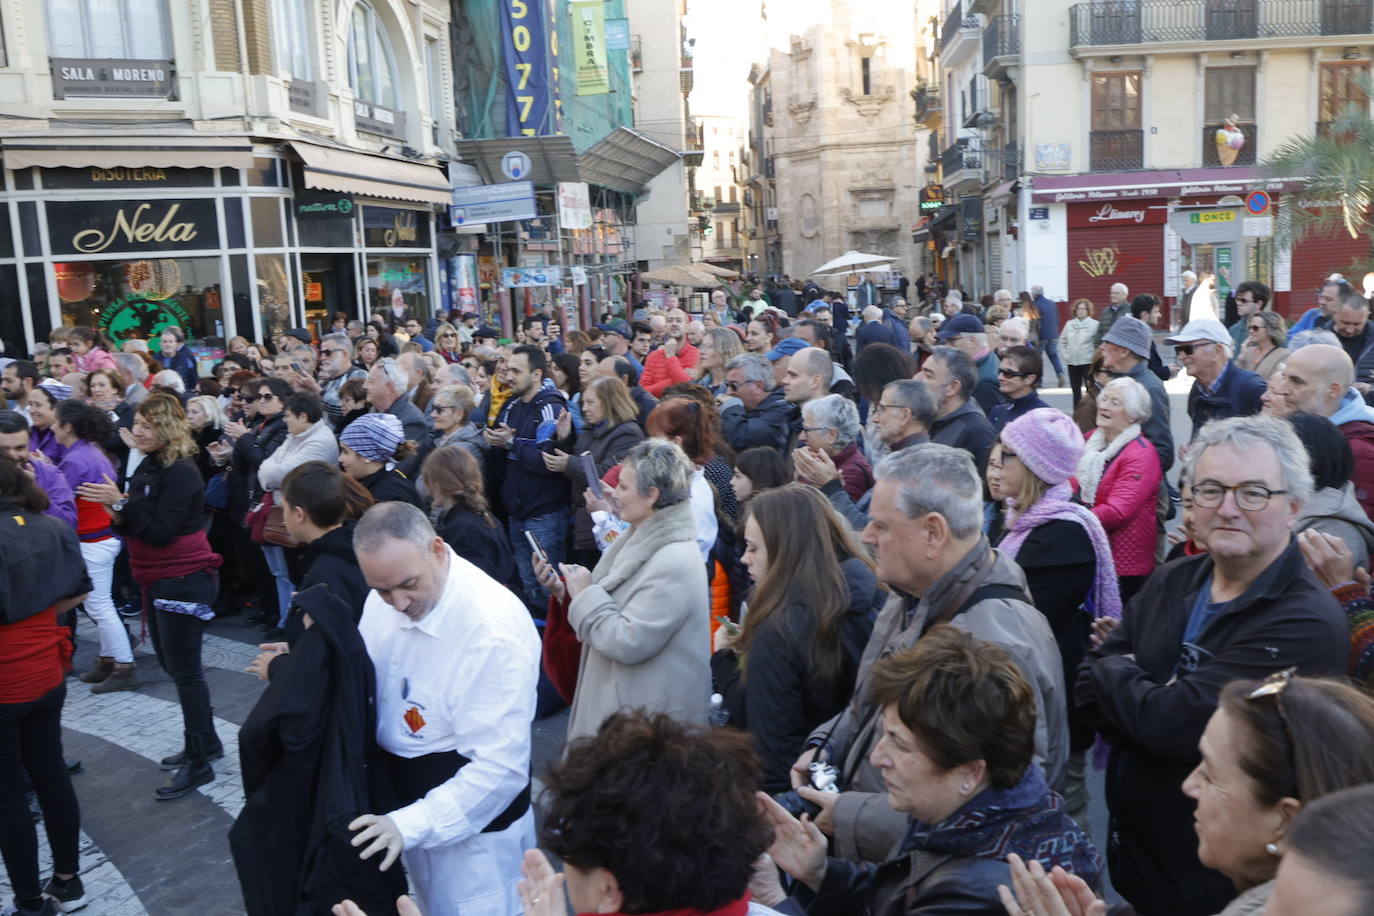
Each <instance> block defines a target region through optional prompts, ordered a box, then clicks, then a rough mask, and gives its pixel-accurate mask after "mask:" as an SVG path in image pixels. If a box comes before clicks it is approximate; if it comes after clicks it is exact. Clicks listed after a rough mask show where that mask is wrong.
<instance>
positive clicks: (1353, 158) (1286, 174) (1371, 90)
mask: <svg viewBox="0 0 1374 916" xmlns="http://www.w3.org/2000/svg"><path fill="white" fill-rule="evenodd" d="M1353 81H1354V82H1355V83H1356V85H1357V86H1358V87H1359V90H1360V92H1362V93H1364V94H1365V95H1366V96H1368V97H1370V98H1374V84H1371V81H1370V79H1369V77H1368V76H1365V75H1361V76H1356V77H1354V78H1353ZM1265 166H1266V167H1267V169H1268V171H1269V173H1270V175H1271V177H1273V178H1275V179H1280V180H1288V181H1297V182H1301V184H1302V186H1303V191H1304V195H1305V196H1307V197H1310V198H1312V199H1315V200H1319V201H1324V202H1330V203H1331V204H1333V205H1332V206H1324V207H1313V208H1305V207H1298V206H1291V207H1289V206H1286V207H1284V208H1283V218H1282V220H1281V221H1280V223H1279V227H1278V236H1279V239H1278V240H1279V242H1280V243H1282V244H1287V245H1291V244H1293V243H1294V242H1297V241H1299V240H1301V239H1302V238H1304V237H1306V236H1307V235H1309V234H1311V233H1315V234H1318V235H1327V234H1334V233H1335V232H1337V231H1341V230H1343V231H1345V232H1348V233H1350V237H1351V238H1359V236H1360V234H1361V233H1364V234H1365V235H1366V236H1368V237H1370V238H1371V239H1374V213H1371V211H1370V205H1371V204H1374V117H1371V116H1370V114H1369V103H1368V102H1365V103H1364V104H1355V103H1352V104H1350V105H1348V106H1347V107H1346V109H1345V110H1344V111H1342V112H1340V113H1339V114H1337V116H1336V117H1335V118H1334V119H1333V120H1332V121H1330V122H1329V125H1328V127H1327V129H1326V130H1319V131H1318V132H1317V134H1316V135H1314V136H1311V137H1293V138H1291V139H1289V140H1288V141H1286V142H1285V143H1283V144H1282V145H1281V146H1279V148H1278V149H1277V150H1275V151H1274V153H1273V155H1271V156H1270V157H1269V158H1268V159H1267V160H1266V161H1265ZM1370 260H1371V261H1374V251H1371V258H1370ZM1366 266H1368V265H1367V264H1366V265H1356V267H1355V269H1356V270H1361V269H1364V267H1366Z"/></svg>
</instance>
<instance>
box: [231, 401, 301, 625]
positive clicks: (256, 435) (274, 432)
mask: <svg viewBox="0 0 1374 916" xmlns="http://www.w3.org/2000/svg"><path fill="white" fill-rule="evenodd" d="M240 393H241V395H242V397H243V400H244V401H248V400H249V398H252V399H253V400H252V401H251V402H250V403H252V404H253V405H254V407H255V408H256V411H257V413H256V418H255V421H254V422H253V423H252V424H251V425H248V424H247V423H236V422H234V421H232V420H231V421H230V422H228V423H226V424H224V434H225V435H226V436H228V437H229V438H230V439H232V440H234V449H233V457H232V458H231V468H230V472H229V493H230V495H229V505H230V506H231V507H233V508H236V507H237V505H240V504H241V505H244V506H245V507H246V508H245V510H244V512H245V513H246V512H247V510H248V509H251V508H252V507H253V506H255V505H257V502H258V500H259V499H261V498H262V487H261V486H260V485H259V484H258V468H259V467H260V466H261V465H262V462H263V459H265V458H266V457H267V456H268V455H270V454H272V453H273V452H275V451H276V450H277V449H278V448H279V447H280V446H281V444H282V443H283V442H285V441H286V435H287V429H286V399H287V398H288V397H290V396H291V386H290V385H288V384H287V383H286V382H284V381H283V380H281V379H279V378H265V379H258V380H256V381H254V382H249V383H248V384H246V385H244V386H242V388H241V389H240ZM236 517H237V518H239V519H242V518H243V517H244V516H243V515H238V516H236ZM247 545H251V546H250V547H249V549H250V550H251V551H252V552H253V553H258V554H261V555H262V556H263V559H264V565H263V566H261V567H258V570H259V573H260V572H261V570H262V569H263V568H266V569H267V570H268V572H269V574H270V575H271V576H273V578H274V579H276V588H275V589H273V590H270V591H269V590H267V589H258V594H259V596H260V597H261V599H262V602H263V613H262V615H261V616H262V618H263V621H262V622H263V623H265V624H267V625H268V626H269V631H268V632H269V633H270V632H271V628H276V627H279V626H280V621H281V615H282V612H283V611H285V610H286V607H287V605H289V604H290V601H291V592H292V591H294V590H295V589H294V587H293V586H292V585H291V581H290V576H289V573H288V572H287V570H286V566H285V563H286V560H285V554H284V553H283V550H282V548H281V547H277V546H275V545H267V544H261V545H259V544H253V543H252V541H251V540H249V539H248V538H244V539H243V540H242V541H240V544H239V547H240V548H243V547H245V546H247ZM254 565H255V566H256V564H254ZM257 581H259V582H260V581H262V580H261V578H258V579H257ZM274 635H279V634H274Z"/></svg>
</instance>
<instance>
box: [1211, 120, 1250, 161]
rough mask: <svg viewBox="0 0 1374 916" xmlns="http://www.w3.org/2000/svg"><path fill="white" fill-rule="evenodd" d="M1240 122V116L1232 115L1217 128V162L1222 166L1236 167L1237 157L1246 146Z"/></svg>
mask: <svg viewBox="0 0 1374 916" xmlns="http://www.w3.org/2000/svg"><path fill="white" fill-rule="evenodd" d="M1239 121H1240V116H1239V115H1231V117H1229V118H1227V119H1226V120H1225V121H1222V122H1221V126H1220V127H1218V128H1217V134H1216V144H1217V161H1218V162H1220V163H1221V164H1222V165H1235V162H1236V157H1237V156H1239V155H1240V151H1241V148H1242V147H1244V146H1245V134H1244V133H1243V132H1242V131H1241V129H1240V126H1239Z"/></svg>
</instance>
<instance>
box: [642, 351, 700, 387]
mask: <svg viewBox="0 0 1374 916" xmlns="http://www.w3.org/2000/svg"><path fill="white" fill-rule="evenodd" d="M698 356H699V354H698V352H697V348H696V347H694V346H692V345H691V344H689V343H688V342H687V338H685V337H684V338H682V346H681V348H680V349H679V350H678V354H677V356H668V355H666V354H665V353H664V352H663V349H662V348H661V347H660V348H659V349H657V350H654V351H652V352H650V353H649V356H648V358H647V359H645V360H644V374H643V375H641V376H640V377H639V387H640V388H643V389H644V390H645V391H647V392H649V393H650V394H652V395H653V396H654V397H656V398H661V397H663V389H664V388H667V387H668V386H669V385H677V384H679V383H681V382H690V381H691V380H692V376H691V375H690V374H689V373H688V372H687V370H688V369H691V368H693V367H695V366H696V364H697V358H698Z"/></svg>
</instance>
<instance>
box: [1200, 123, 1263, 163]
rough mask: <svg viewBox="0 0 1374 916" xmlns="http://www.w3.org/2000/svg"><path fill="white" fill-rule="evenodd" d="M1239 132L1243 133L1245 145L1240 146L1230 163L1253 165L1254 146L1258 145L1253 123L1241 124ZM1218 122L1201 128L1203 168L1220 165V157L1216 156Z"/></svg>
mask: <svg viewBox="0 0 1374 916" xmlns="http://www.w3.org/2000/svg"><path fill="white" fill-rule="evenodd" d="M1239 126H1240V132H1241V133H1243V134H1245V145H1244V146H1242V147H1241V148H1240V151H1239V152H1238V153H1237V155H1236V161H1235V162H1232V163H1231V165H1254V164H1255V148H1256V147H1258V146H1259V142H1258V136H1257V131H1256V128H1255V125H1254V124H1241V125H1239ZM1220 127H1221V125H1220V124H1208V125H1206V126H1204V127H1203V128H1202V165H1203V167H1204V168H1215V167H1217V166H1219V165H1221V159H1220V158H1219V157H1218V156H1217V129H1218V128H1220Z"/></svg>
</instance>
